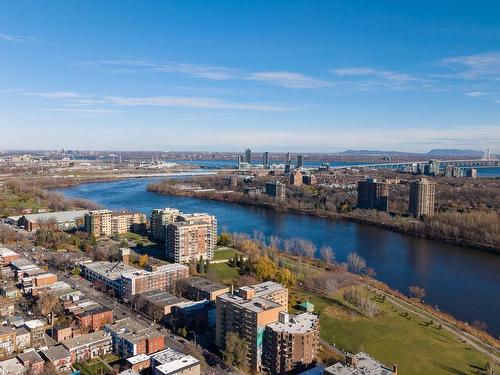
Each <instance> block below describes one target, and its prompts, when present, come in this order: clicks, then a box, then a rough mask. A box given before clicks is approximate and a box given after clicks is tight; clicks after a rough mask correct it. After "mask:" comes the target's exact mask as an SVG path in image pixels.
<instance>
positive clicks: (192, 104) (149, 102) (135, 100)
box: [104, 96, 293, 111]
mask: <svg viewBox="0 0 500 375" xmlns="http://www.w3.org/2000/svg"><path fill="white" fill-rule="evenodd" d="M104 99H105V100H106V101H107V102H108V103H110V104H114V105H119V106H155V107H181V108H199V109H236V110H253V111H290V110H293V108H291V107H283V106H275V105H267V104H247V103H234V102H227V101H225V100H222V99H217V98H210V97H189V96H151V97H123V96H106V97H104Z"/></svg>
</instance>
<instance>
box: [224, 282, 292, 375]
mask: <svg viewBox="0 0 500 375" xmlns="http://www.w3.org/2000/svg"><path fill="white" fill-rule="evenodd" d="M216 301H217V302H216V331H215V333H216V335H215V342H216V345H217V346H218V347H219V348H221V349H224V345H225V340H226V335H227V334H228V333H229V332H234V333H237V334H238V335H239V336H240V337H241V338H242V339H244V340H245V341H246V343H247V345H248V349H249V350H248V363H249V366H250V368H251V369H252V370H253V371H260V369H261V365H262V352H263V341H264V331H265V326H266V325H268V324H270V323H274V322H277V321H278V318H279V313H280V312H286V311H287V307H288V289H286V288H285V287H283V286H282V285H280V284H277V283H274V282H265V283H261V284H257V285H252V286H246V287H242V288H240V289H238V291H237V292H236V293H226V294H222V295H220V296H218V297H217V300H216Z"/></svg>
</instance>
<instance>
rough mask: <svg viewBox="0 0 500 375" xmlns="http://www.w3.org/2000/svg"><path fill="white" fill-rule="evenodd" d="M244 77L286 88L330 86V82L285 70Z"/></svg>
mask: <svg viewBox="0 0 500 375" xmlns="http://www.w3.org/2000/svg"><path fill="white" fill-rule="evenodd" d="M245 79H246V80H249V81H257V82H263V83H268V84H271V85H273V86H279V87H286V88H301V89H315V88H321V87H330V86H332V83H331V82H327V81H323V80H319V79H315V78H311V77H308V76H305V75H303V74H301V73H295V72H285V71H280V72H258V73H251V74H249V75H248V76H246V77H245Z"/></svg>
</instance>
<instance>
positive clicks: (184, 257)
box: [165, 214, 217, 263]
mask: <svg viewBox="0 0 500 375" xmlns="http://www.w3.org/2000/svg"><path fill="white" fill-rule="evenodd" d="M216 244H217V219H216V218H215V216H212V215H208V214H189V215H179V216H177V218H176V221H175V222H173V223H171V224H168V225H167V228H166V238H165V251H166V256H167V259H170V260H173V261H175V262H176V263H186V262H189V261H190V260H191V259H195V260H198V259H200V258H201V257H203V259H205V260H206V259H212V258H213V256H214V249H215V245H216Z"/></svg>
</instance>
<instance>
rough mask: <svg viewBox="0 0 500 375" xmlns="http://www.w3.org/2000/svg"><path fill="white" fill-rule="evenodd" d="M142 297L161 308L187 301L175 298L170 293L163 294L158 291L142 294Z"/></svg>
mask: <svg viewBox="0 0 500 375" xmlns="http://www.w3.org/2000/svg"><path fill="white" fill-rule="evenodd" d="M140 296H141V297H142V298H144V299H145V300H146V301H148V302H150V303H152V304H154V305H159V306H171V305H176V304H179V303H182V302H185V301H186V300H185V299H184V298H181V297H177V296H174V295H173V294H170V293H169V292H161V291H157V290H153V291H151V292H146V293H141V295H140Z"/></svg>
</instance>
